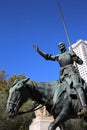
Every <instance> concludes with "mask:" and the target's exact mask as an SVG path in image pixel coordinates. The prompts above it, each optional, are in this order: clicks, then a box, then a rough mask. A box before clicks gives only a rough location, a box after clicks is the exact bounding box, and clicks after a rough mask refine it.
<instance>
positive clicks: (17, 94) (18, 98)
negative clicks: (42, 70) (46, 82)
mask: <svg viewBox="0 0 87 130" xmlns="http://www.w3.org/2000/svg"><path fill="white" fill-rule="evenodd" d="M28 80H29V79H28V78H26V79H23V80H19V81H18V80H16V81H15V82H14V83H13V86H12V87H11V88H10V89H9V97H8V100H7V108H6V110H7V113H8V116H9V117H10V118H13V117H14V116H15V115H17V114H18V110H19V108H20V107H21V106H22V104H23V103H24V102H25V101H26V100H27V99H28V91H27V88H26V87H25V83H26V82H27V81H28Z"/></svg>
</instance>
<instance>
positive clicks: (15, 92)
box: [6, 78, 87, 130]
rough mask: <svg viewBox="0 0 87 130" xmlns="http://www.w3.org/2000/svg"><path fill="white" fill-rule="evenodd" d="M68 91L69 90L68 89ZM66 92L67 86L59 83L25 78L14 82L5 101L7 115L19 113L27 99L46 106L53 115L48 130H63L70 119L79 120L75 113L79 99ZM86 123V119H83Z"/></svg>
mask: <svg viewBox="0 0 87 130" xmlns="http://www.w3.org/2000/svg"><path fill="white" fill-rule="evenodd" d="M68 89H69V88H68ZM70 94H71V95H73V94H72V92H69V90H68V91H67V84H66V83H64V82H63V83H60V82H59V81H51V82H35V81H34V80H32V79H29V78H25V79H23V80H19V81H15V82H14V83H13V86H12V87H11V88H10V89H9V96H8V100H7V107H6V110H7V113H8V116H9V117H10V118H13V117H15V116H16V115H18V113H19V109H20V107H21V106H22V104H23V103H24V102H26V101H27V100H28V99H29V98H31V99H32V100H33V101H36V102H38V103H39V104H42V105H44V106H46V109H47V111H48V112H49V113H50V114H51V115H53V117H54V121H53V122H52V123H50V125H49V127H48V130H55V129H56V128H57V127H59V128H60V130H64V123H65V122H66V121H67V120H69V119H72V118H74V119H75V118H79V117H78V115H77V113H78V111H79V110H80V109H81V104H80V101H79V99H78V98H77V97H76V94H75V93H74V95H75V96H74V98H73V96H71V95H70ZM84 120H85V121H87V117H84Z"/></svg>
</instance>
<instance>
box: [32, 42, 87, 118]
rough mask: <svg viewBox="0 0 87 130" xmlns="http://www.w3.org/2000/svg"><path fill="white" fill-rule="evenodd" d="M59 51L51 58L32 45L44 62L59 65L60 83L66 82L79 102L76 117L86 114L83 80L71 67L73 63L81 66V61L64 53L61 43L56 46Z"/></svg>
mask: <svg viewBox="0 0 87 130" xmlns="http://www.w3.org/2000/svg"><path fill="white" fill-rule="evenodd" d="M58 47H59V49H60V51H61V53H60V54H57V55H55V56H52V55H50V54H46V53H44V52H43V51H41V50H40V49H39V47H38V45H34V48H35V50H36V51H37V52H38V53H39V54H40V55H41V56H42V57H44V58H45V59H46V60H52V61H58V62H59V64H60V67H61V68H60V82H64V81H66V82H67V85H68V86H69V87H70V88H74V89H75V90H76V92H77V96H78V98H79V100H80V102H81V105H82V109H81V111H80V112H78V115H80V116H81V115H85V114H87V103H86V99H85V94H84V91H83V80H82V78H81V77H80V75H79V73H78V70H77V68H76V67H75V66H74V65H73V64H74V62H76V63H78V64H79V65H81V64H82V63H83V61H82V60H81V59H80V58H79V57H78V56H77V55H76V54H75V52H74V51H72V50H70V51H66V47H65V44H64V43H63V42H61V43H59V44H58Z"/></svg>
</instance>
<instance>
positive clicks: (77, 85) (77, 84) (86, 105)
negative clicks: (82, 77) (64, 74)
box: [72, 75, 87, 116]
mask: <svg viewBox="0 0 87 130" xmlns="http://www.w3.org/2000/svg"><path fill="white" fill-rule="evenodd" d="M72 79H73V87H74V88H75V89H76V92H77V96H78V99H79V100H80V102H81V105H82V110H81V112H79V113H78V115H79V116H80V115H85V114H86V115H87V102H86V97H85V93H84V91H83V88H82V87H83V86H82V83H81V82H80V81H79V77H78V76H76V75H73V76H72Z"/></svg>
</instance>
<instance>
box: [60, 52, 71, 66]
mask: <svg viewBox="0 0 87 130" xmlns="http://www.w3.org/2000/svg"><path fill="white" fill-rule="evenodd" d="M58 61H59V64H60V66H61V67H64V66H66V65H69V64H73V60H72V58H71V56H70V54H69V53H68V52H64V53H62V54H60V55H59V58H58Z"/></svg>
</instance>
